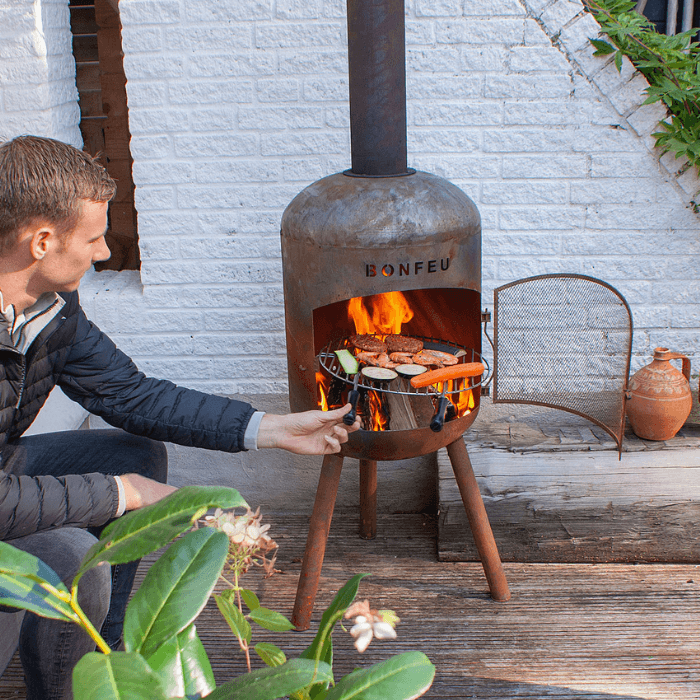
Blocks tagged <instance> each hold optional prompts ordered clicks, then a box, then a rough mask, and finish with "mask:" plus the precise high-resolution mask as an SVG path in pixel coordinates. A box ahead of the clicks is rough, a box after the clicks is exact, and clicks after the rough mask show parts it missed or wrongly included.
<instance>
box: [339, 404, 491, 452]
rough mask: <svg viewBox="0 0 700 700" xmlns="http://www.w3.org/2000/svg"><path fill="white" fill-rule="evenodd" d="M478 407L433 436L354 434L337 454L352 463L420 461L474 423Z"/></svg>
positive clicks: (424, 432) (416, 432) (418, 431)
mask: <svg viewBox="0 0 700 700" xmlns="http://www.w3.org/2000/svg"><path fill="white" fill-rule="evenodd" d="M478 412H479V408H478V406H477V407H476V408H475V409H474V410H472V412H471V413H468V414H467V415H465V416H462V417H461V418H455V419H454V420H451V421H447V422H446V423H445V427H444V428H443V429H442V430H441V431H440V432H439V433H434V432H433V431H432V430H431V429H430V428H429V427H427V426H426V427H425V428H415V429H413V430H387V431H384V432H378V431H374V430H357V431H356V432H354V433H351V434H350V435H349V436H348V441H347V442H346V443H344V444H343V445H342V448H341V451H340V454H341V455H343V457H353V458H355V459H373V460H379V461H387V462H388V461H392V460H396V459H409V458H410V457H420V456H421V455H427V454H430V453H431V452H435V451H437V450H439V449H440V448H441V447H446V446H447V445H449V444H450V443H452V442H454V441H455V440H456V439H457V438H459V437H460V436H461V435H462V433H464V431H465V430H468V429H469V426H470V425H471V424H472V423H473V422H474V421H475V420H476V416H477V414H478Z"/></svg>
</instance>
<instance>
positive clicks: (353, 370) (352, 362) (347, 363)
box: [335, 350, 360, 374]
mask: <svg viewBox="0 0 700 700" xmlns="http://www.w3.org/2000/svg"><path fill="white" fill-rule="evenodd" d="M335 354H336V355H337V356H338V362H340V366H341V367H342V368H343V371H344V372H345V373H346V374H357V372H358V370H359V369H360V363H359V362H358V361H357V359H356V358H355V356H354V355H353V354H352V353H351V352H350V351H349V350H336V351H335Z"/></svg>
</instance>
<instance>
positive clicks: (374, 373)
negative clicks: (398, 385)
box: [362, 367, 399, 382]
mask: <svg viewBox="0 0 700 700" xmlns="http://www.w3.org/2000/svg"><path fill="white" fill-rule="evenodd" d="M362 374H363V375H364V376H365V377H367V379H371V380H372V381H375V382H390V381H391V380H392V379H396V377H398V376H399V375H398V374H396V372H394V370H393V369H387V368H386V367H363V368H362Z"/></svg>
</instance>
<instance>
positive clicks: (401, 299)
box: [348, 292, 413, 335]
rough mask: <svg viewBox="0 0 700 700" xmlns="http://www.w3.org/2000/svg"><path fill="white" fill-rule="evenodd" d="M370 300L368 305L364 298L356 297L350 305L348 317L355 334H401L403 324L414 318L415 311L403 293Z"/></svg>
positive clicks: (384, 295) (374, 297)
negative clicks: (352, 323) (353, 325)
mask: <svg viewBox="0 0 700 700" xmlns="http://www.w3.org/2000/svg"><path fill="white" fill-rule="evenodd" d="M368 299H369V300H368V302H367V304H366V303H365V299H364V298H363V297H355V298H354V299H350V303H349V304H348V317H349V318H350V320H351V321H353V322H354V324H355V333H360V334H365V333H376V334H377V335H391V334H399V333H401V326H402V324H404V323H408V322H409V321H410V320H411V319H412V318H413V310H412V309H411V307H410V306H409V305H408V301H406V297H405V296H404V295H403V294H401V292H387V293H386V294H377V295H376V296H373V297H369V298H368ZM367 305H369V307H370V308H367Z"/></svg>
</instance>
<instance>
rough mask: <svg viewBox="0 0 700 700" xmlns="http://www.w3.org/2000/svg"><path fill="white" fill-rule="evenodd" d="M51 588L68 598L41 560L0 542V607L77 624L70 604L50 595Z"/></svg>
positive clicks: (50, 569) (51, 570)
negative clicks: (7, 606) (0, 605)
mask: <svg viewBox="0 0 700 700" xmlns="http://www.w3.org/2000/svg"><path fill="white" fill-rule="evenodd" d="M51 588H54V589H56V590H57V591H60V592H61V593H63V594H64V595H65V596H67V597H70V593H69V592H68V589H67V588H66V586H65V585H64V583H63V582H62V581H61V579H60V578H59V577H58V574H57V573H56V572H55V571H54V570H53V569H52V568H51V567H49V566H47V565H46V564H44V562H43V561H41V559H38V558H37V557H35V556H34V555H33V554H29V553H28V552H24V551H22V550H21V549H17V547H13V546H12V545H11V544H8V543H7V542H0V604H2V605H10V606H12V607H15V608H21V609H24V610H29V611H31V612H33V613H36V614H37V615H41V617H48V618H51V619H54V620H64V621H67V622H78V616H77V615H76V614H75V613H74V612H73V610H72V609H71V607H70V605H69V604H68V603H67V602H66V601H65V600H61V599H60V598H58V597H57V596H56V595H55V594H54V593H52V592H51V591H50V589H51Z"/></svg>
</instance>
